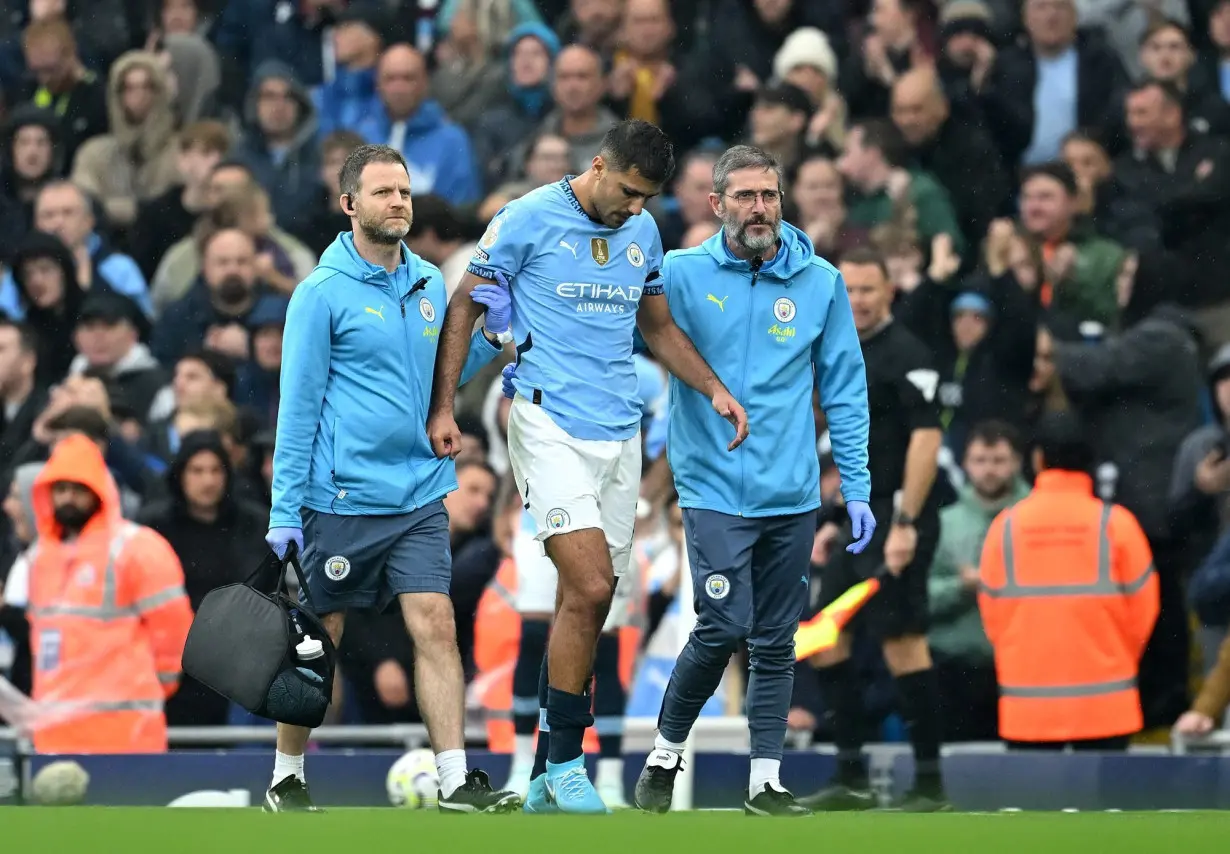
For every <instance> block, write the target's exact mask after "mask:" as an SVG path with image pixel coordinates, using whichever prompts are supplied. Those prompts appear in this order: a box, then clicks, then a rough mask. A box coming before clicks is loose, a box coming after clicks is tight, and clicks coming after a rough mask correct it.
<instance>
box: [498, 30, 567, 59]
mask: <svg viewBox="0 0 1230 854" xmlns="http://www.w3.org/2000/svg"><path fill="white" fill-rule="evenodd" d="M526 38H534V39H538V40H539V41H540V42H542V46H543V47H545V48H546V49H547V53H548V54H549V55H550V57H551V59H552V60H553V61H554V59H555V55H556V54H557V53H559V49H560V43H559V36H557V35H556V34H555V31H554V30H552V29H551V28H550V27H548V26H547V25H546V24H540V23H537V22H535V21H527V22H525V23H524V24H518V25H517V26H515V27H513V28H512V29H511V30H509V31H508V38H507V39H505V40H504V49H505V51H507V53H508V61H509V63H510V64H511V62H512V52H513V48H515V47H516V46H517V43H518V42H520V41H521V40H522V39H526Z"/></svg>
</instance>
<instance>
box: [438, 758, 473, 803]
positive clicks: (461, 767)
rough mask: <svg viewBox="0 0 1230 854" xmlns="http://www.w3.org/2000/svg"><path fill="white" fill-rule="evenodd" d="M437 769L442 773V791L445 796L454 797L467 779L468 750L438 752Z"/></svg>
mask: <svg viewBox="0 0 1230 854" xmlns="http://www.w3.org/2000/svg"><path fill="white" fill-rule="evenodd" d="M436 771H437V772H439V774H440V791H441V792H442V793H443V795H444V797H446V798H448V797H452V794H453V792H455V791H457V790H458V789H459V788H461V786H462V785H463V784H464V783H465V781H466V752H465V751H464V750H461V749H457V750H445V751H443V752H441V753H437V754H436Z"/></svg>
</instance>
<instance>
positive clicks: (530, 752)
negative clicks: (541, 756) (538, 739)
mask: <svg viewBox="0 0 1230 854" xmlns="http://www.w3.org/2000/svg"><path fill="white" fill-rule="evenodd" d="M533 764H534V734H533V733H530V734H529V735H517V736H515V737H514V738H513V762H512V767H514V768H516V767H518V766H528V765H533Z"/></svg>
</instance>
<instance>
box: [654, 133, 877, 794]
mask: <svg viewBox="0 0 1230 854" xmlns="http://www.w3.org/2000/svg"><path fill="white" fill-rule="evenodd" d="M781 185H782V168H781V166H780V164H779V163H778V161H777V160H776V159H774V158H773V157H772V156H771V155H770V154H768V153H767V152H766V151H764V150H763V149H760V148H753V147H751V146H736V147H735V148H732V149H730V150H729V151H727V152H726V153H725V154H724V155H722V157H721V158H720V159H719V160H718V162H717V163H716V164H715V165H714V168H713V192H712V193H710V195H709V203H710V205H711V207H712V209H713V213H714V215H715V216H717V217H718V218H719V219H720V220H721V222H722V230H721V231H720V232H719V233H718V234H716V235H714V236H713V237H712V238H710V239H709V240H707V241H705V242H704V243H703V244H702V245H701V246H698V247H696V248H694V249H686V250H680V251H677V252H670V253H668V254H667V256H666V260H665V262H664V263H663V266H662V281H663V285H664V288H665V292H666V296H667V300H668V302H669V306H670V311H671V316H672V317H674V318H675V322H676V323H678V325H679V327H680V328H681V329H682V330H683V331H684V332H685V333H686V334H687V335H688V336H689V337H690V338H691V340H692V341H693V342H694V343H695V345H696V348H697V350H698V351H699V352H700V354H701V355H702V356H703V357H704V358H705V359H706V360H707V361H708V362H709V364H710V365H712V366H713V368H714V370H715V371H716V372H717V373H718V375H719V376H722V377H725V378H726V380H727V381H728V382H729V383H730V384H731V385H730V387H731V388H738V389H741V399H743V400H745V401H746V402H747V406H748V410H749V412H754V413H755V415H754V420H755V428H754V429H753V430H752V431H751V432H750V434H749V437H748V439H747V440H746V441H745V442H744V443H743V445H741V446H740V447H739V448H738V449H736V450H735V451H734V452H733V453H732V455H731V456H730V457H726V456H724V454H725V449H726V445H727V443H728V435H729V429H728V428H726V425H725V424H724V422H723V421H722V418H721V416H719V415H718V414H717V413H716V412H713V411H712V409H713V407H712V406H711V405H710V403H709V401H708V400H707V399H706V398H705V397H704V395H701V394H698V393H697V392H695V391H692V390H691V389H689V388H688V387H686V386H685V385H684V384H683V383H681V382H680V381H679V380H678V379H676V378H675V377H673V376H672V377H671V379H670V383H671V389H670V400H671V409H670V437H669V440H668V441H669V448H670V461H671V468H672V470H673V473H674V477H675V486H676V488H677V490H678V492H679V506H680V507H682V508H683V523H684V531H685V535H686V541H687V548H688V559H689V564H690V569H691V572H692V583H693V589H694V590H695V591H696V593H695V603H696V610H697V623H696V628H695V629H694V630H693V631H692V635H691V637H690V638H689V639H688V643H687V645H686V646H685V647H684V650H683V652H682V653H681V654H680V656H679V659H678V661H677V662H676V664H675V669H674V672H673V673H672V674H671V679H670V683H669V684H668V686H667V689H666V696H665V698H664V699H663V702H662V711H661V713H660V715H659V718H658V734H657V738H656V739H655V742H654V750H653V752H652V753H651V754H650V755H649V758H648V760H647V761H646V764H645V768H644V770H643V771H642V772H641V776H640V779H639V780H638V781H637V784H636V793H635V803H636V805H637V806H638V807H639V808H640V809H642V810H646V811H648V812H665V811H666V810H668V809H669V808H670V804H671V794H672V791H673V788H674V782H675V775H676V774H677V773H678V772H679V770H680V768H681V767H682V765H683V751H684V743H685V742H686V741H687V737H688V733H689V731H690V730H691V728H692V725H693V724H694V723H695V722H696V719H697V717H698V716H699V714H700V710H701V707H702V706H703V705H704V704H705V702H706V701H707V700H708V699H709V698H710V696H712V694H713V692H714V691H715V690H716V689H717V686H718V683H719V681H720V680H721V678H722V674H723V672H725V670H726V665H727V663H728V662H729V660H730V657H731V655H732V654H733V653H734V652H735V650H736V649H737V648H738V645H739V644H740V643H741V642H743V641H746V642H747V645H748V649H749V651H750V655H751V679H750V681H749V683H748V691H747V716H748V726H749V729H750V730H751V773H750V779H749V783H748V793H747V797H746V799H745V800H744V811H745V812H746V813H748V814H749V815H781V816H802V815H808V814H809V811H808V810H807V809H806V808H805V807H803V806H801V805H799V804H798V803H797V802H796V801H795V799H794V797H793V796H792V795H791V794H790V792H788V791H786V789H785V788H784V787H783V786H782V785H781V782H780V779H779V769H780V766H781V757H782V746H783V743H784V741H785V737H786V713H787V711H788V710H789V706H790V695H791V689H792V687H793V684H794V634H795V630H796V629H797V628H798V623H799V617H800V616H801V614H802V612H803V608H804V607H805V605H806V604H807V601H808V569H809V561H810V556H811V549H812V543H813V539H814V537H815V533H816V516H817V510H818V509H819V507H820V466H819V460H818V459H817V457H816V455H815V453H814V452H810V453H806V454H800V453H799V452H798V449H799V448H807V449H811V448H814V447H815V444H816V436H815V422H814V420H813V418H812V408H811V400H812V386H813V383H814V382H818V383H819V389H820V403H821V405H822V406H823V408H824V412H825V415H826V417H827V419H828V425H829V431H830V435H831V437H832V444H833V454H834V457H835V459H836V462H837V468H838V470H839V471H840V472H841V480H842V492H843V494H844V497H845V500H846V507H847V509H848V511H849V515H850V518H851V521H852V524H853V536H854V540H855V542H854V543H852V544H851V545H850V546H849V547H848V548H849V550H850V551H851V552H861V551H862V550H863V548H865V547H866V545H867V543H868V542H870V541H871V537H872V533H873V532H874V530H875V524H876V523H875V519H874V517H873V516H872V514H871V510H870V507H869V506H868V503H867V502H868V499H869V497H870V494H871V478H870V475H869V473H868V469H867V440H868V432H869V429H870V428H869V417H868V409H867V381H866V375H865V371H864V366H863V356H862V351H861V348H860V346H859V338H858V332H857V331H856V328H855V324H854V318H853V316H852V314H851V311H850V303H849V301H848V299H847V296H846V288H845V284H844V282H843V281H842V278H841V275H840V274H839V273H838V272H837V270H835V269H834V268H833V267H832V265H830V264H829V263H828V262H826V261H825V260H824V259H822V258H820V257H819V256H818V255H816V254H815V251H814V249H813V248H812V244H811V241H810V240H808V238H807V236H806V235H804V234H803V232H801V231H799V230H798V229H796V228H794V227H793V226H791V225H789V224H786V223H783V222H782V204H781V203H782V190H781Z"/></svg>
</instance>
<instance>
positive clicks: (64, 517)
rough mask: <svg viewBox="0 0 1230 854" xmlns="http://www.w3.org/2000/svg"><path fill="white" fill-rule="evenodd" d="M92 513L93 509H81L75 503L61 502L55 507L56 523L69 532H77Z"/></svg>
mask: <svg viewBox="0 0 1230 854" xmlns="http://www.w3.org/2000/svg"><path fill="white" fill-rule="evenodd" d="M93 515H94V511H93V510H82V509H81V508H80V507H78V506H77V505H76V504H62V505H60V506H59V507H57V508H56V509H55V519H56V523H57V524H58V525H59V526H60V527H61V528H63V529H64V530H65V531H67V532H69V533H74V534H75V533H77V532H79V531H80V530H81V529H82V528H84V527H85V523H86V522H88V521H90V518H91V517H92V516H93Z"/></svg>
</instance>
